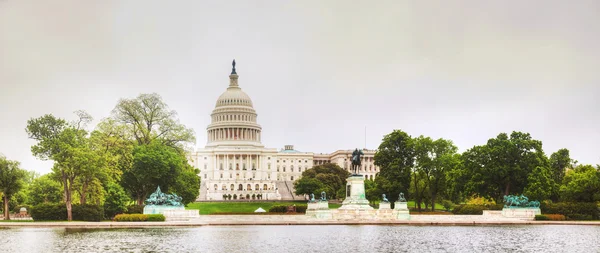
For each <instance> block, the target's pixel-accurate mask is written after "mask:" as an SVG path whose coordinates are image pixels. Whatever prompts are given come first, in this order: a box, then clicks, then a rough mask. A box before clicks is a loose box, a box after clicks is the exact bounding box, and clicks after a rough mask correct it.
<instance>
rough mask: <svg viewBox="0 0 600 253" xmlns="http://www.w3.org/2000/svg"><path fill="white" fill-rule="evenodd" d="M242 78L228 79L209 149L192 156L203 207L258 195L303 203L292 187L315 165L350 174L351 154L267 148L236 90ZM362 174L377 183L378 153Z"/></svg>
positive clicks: (368, 155)
mask: <svg viewBox="0 0 600 253" xmlns="http://www.w3.org/2000/svg"><path fill="white" fill-rule="evenodd" d="M238 78H239V76H238V75H237V73H235V72H232V74H231V75H229V87H227V90H226V91H225V92H224V93H223V94H221V96H219V98H218V99H217V102H216V104H215V108H214V110H213V111H212V113H211V115H210V117H211V123H210V124H209V125H208V127H207V128H206V131H207V144H206V146H205V147H204V148H202V149H198V150H196V151H194V152H192V153H189V154H188V161H189V163H190V164H191V165H192V166H194V167H196V168H198V169H200V174H199V176H200V177H201V179H202V183H201V186H200V196H199V198H198V200H199V201H202V200H223V195H232V196H234V195H235V196H236V197H237V199H240V198H242V199H246V198H247V197H250V198H251V199H252V195H254V196H257V195H258V194H260V195H261V196H262V199H263V200H293V199H296V200H297V199H304V197H303V196H294V195H293V194H292V193H293V191H294V189H293V182H294V181H295V180H298V179H299V178H300V177H301V175H302V172H303V171H305V170H307V169H310V168H312V167H313V166H316V165H321V164H325V163H335V164H337V165H339V166H340V167H342V168H344V169H346V170H348V171H350V157H351V154H352V150H338V151H335V152H333V153H331V154H314V153H312V152H300V151H297V150H295V149H294V147H293V146H292V145H286V146H285V148H284V149H281V150H277V149H274V148H265V146H264V145H263V144H262V143H261V136H262V127H261V126H260V125H259V124H258V121H257V117H258V114H257V113H256V111H255V110H254V107H253V104H252V100H251V99H250V96H248V95H247V94H246V93H245V92H244V91H242V89H241V88H240V86H239V84H238ZM363 152H364V154H365V155H364V156H363V166H362V168H361V171H360V174H362V175H364V177H365V179H374V177H375V176H376V174H377V172H379V168H378V167H377V166H375V164H374V163H373V162H374V160H373V157H374V155H375V150H366V149H365V150H363Z"/></svg>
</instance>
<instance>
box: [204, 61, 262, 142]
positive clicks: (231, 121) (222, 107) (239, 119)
mask: <svg viewBox="0 0 600 253" xmlns="http://www.w3.org/2000/svg"><path fill="white" fill-rule="evenodd" d="M238 77H239V76H238V75H237V73H236V71H235V60H234V61H233V69H232V71H231V74H230V75H229V87H227V90H225V92H223V94H221V96H219V98H218V99H217V103H216V104H215V109H214V110H213V112H212V114H211V118H212V120H211V124H210V125H208V127H207V134H208V143H207V147H210V146H232V145H234V146H255V147H262V144H261V143H260V139H261V138H260V137H261V126H260V125H259V124H258V123H257V121H256V117H257V116H258V115H257V114H256V111H255V110H254V107H253V105H252V99H250V96H248V94H246V93H245V92H244V91H242V88H240V86H239V85H238Z"/></svg>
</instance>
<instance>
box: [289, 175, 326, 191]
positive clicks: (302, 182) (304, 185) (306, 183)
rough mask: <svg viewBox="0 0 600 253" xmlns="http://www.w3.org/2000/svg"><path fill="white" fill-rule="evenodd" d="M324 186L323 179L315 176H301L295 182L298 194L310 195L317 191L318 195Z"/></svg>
mask: <svg viewBox="0 0 600 253" xmlns="http://www.w3.org/2000/svg"><path fill="white" fill-rule="evenodd" d="M323 188H324V187H323V184H322V183H321V181H319V180H317V179H316V178H314V177H301V178H300V179H298V180H296V181H295V182H294V189H295V190H294V193H295V194H296V195H301V194H307V195H310V194H311V193H315V195H318V193H319V192H320V191H321V189H323Z"/></svg>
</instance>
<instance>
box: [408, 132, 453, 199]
mask: <svg viewBox="0 0 600 253" xmlns="http://www.w3.org/2000/svg"><path fill="white" fill-rule="evenodd" d="M457 151H458V148H457V147H456V146H454V144H453V143H452V141H450V140H445V139H437V140H432V139H431V138H429V137H423V136H419V137H418V138H416V139H415V156H416V166H415V170H416V172H418V173H419V174H420V175H421V176H422V177H423V179H424V180H425V182H424V183H425V186H424V187H423V188H427V189H428V190H427V191H424V190H423V189H421V190H420V191H419V185H420V184H413V185H414V187H415V193H416V194H417V195H416V196H415V197H416V198H417V199H416V200H417V202H418V203H419V204H418V207H419V210H421V204H420V202H421V199H422V198H423V197H425V198H427V199H428V200H430V201H431V208H432V210H431V211H434V208H435V202H436V199H437V197H438V194H440V193H443V192H444V190H445V187H446V179H447V175H446V174H447V173H449V171H451V170H452V169H454V168H455V167H456V166H457V165H458V164H460V155H458V154H457ZM413 176H414V179H415V180H417V174H416V173H413ZM427 204H429V203H427Z"/></svg>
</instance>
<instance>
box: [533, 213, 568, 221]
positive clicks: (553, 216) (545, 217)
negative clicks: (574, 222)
mask: <svg viewBox="0 0 600 253" xmlns="http://www.w3.org/2000/svg"><path fill="white" fill-rule="evenodd" d="M565 219H566V218H565V216H564V215H562V214H538V215H536V216H535V220H565Z"/></svg>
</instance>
